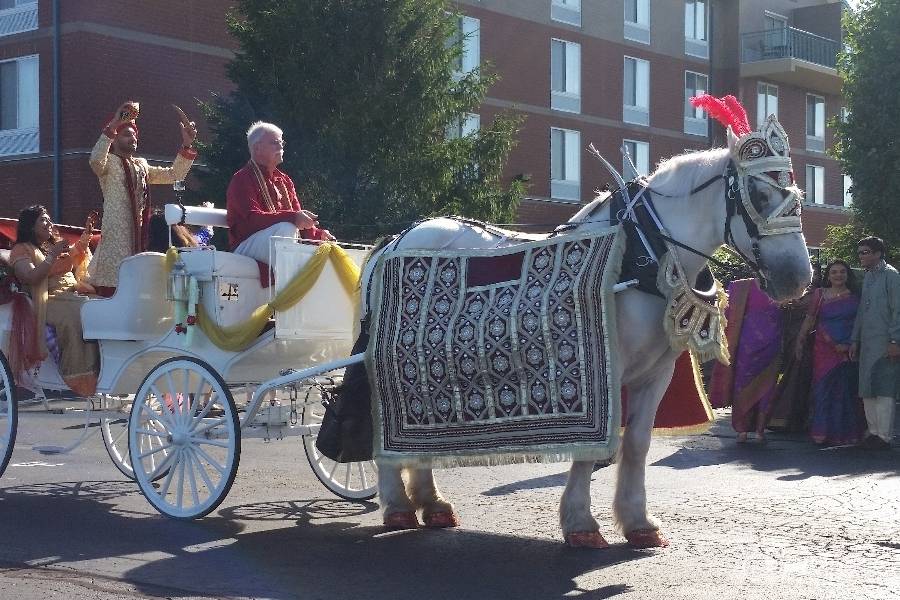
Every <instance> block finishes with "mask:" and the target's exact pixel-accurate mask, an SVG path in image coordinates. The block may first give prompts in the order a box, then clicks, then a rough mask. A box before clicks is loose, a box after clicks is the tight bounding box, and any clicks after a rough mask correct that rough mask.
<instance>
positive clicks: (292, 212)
mask: <svg viewBox="0 0 900 600" xmlns="http://www.w3.org/2000/svg"><path fill="white" fill-rule="evenodd" d="M247 146H248V148H249V150H250V161H249V162H248V163H247V164H246V165H244V166H243V167H242V168H241V169H240V170H239V171H238V172H237V173H235V174H234V175H233V176H232V178H231V183H230V184H229V185H228V192H227V200H228V203H227V206H226V209H227V212H228V214H227V217H226V219H227V221H228V227H229V229H228V238H229V243H230V246H231V251H232V252H235V253H237V254H243V255H245V256H249V257H250V258H253V259H255V260H257V261H259V262H260V263H268V262H269V260H270V258H269V240H270V239H271V238H272V237H273V236H274V237H297V236H299V237H303V238H306V239H315V240H333V239H334V236H332V235H331V233H329V232H328V230H327V229H320V228H319V221H318V217H317V215H316V214H315V213H313V212H310V211H308V210H304V209H303V206H302V204H301V203H300V199H299V198H298V196H297V191H296V189H295V188H294V182H293V181H291V178H290V177H288V176H287V175H286V174H285V173H283V172H282V171H280V170H279V169H278V165H280V164H281V163H282V161H283V160H284V138H283V133H282V131H281V129H279V128H278V127H276V126H275V125H273V124H271V123H264V122H262V121H258V122H256V123H254V124H253V125H251V126H250V129H248V130H247ZM267 271H268V269H265V268H264V267H261V269H260V272H261V274H264V273H266V274H267Z"/></svg>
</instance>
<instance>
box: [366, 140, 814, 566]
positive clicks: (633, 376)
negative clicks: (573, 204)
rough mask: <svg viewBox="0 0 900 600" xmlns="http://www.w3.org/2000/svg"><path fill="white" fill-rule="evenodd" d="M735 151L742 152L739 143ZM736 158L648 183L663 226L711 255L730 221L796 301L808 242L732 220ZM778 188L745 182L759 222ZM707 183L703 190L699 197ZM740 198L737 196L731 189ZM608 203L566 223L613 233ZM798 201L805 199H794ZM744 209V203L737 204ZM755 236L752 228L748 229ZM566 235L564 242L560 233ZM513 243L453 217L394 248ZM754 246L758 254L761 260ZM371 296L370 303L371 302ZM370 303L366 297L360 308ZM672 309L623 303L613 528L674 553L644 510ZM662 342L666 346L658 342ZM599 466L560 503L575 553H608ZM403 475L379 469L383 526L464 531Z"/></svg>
mask: <svg viewBox="0 0 900 600" xmlns="http://www.w3.org/2000/svg"><path fill="white" fill-rule="evenodd" d="M729 142H730V145H731V146H733V144H735V143H737V139H736V138H734V137H733V136H730V138H729ZM730 160H732V154H731V153H730V151H729V149H714V150H707V151H701V152H691V153H687V154H683V155H680V156H676V157H674V158H671V159H669V160H667V161H665V162H663V163H661V164H660V166H659V168H658V169H657V170H656V172H655V173H654V174H653V175H652V176H651V177H650V178H649V182H648V183H649V187H650V188H651V189H652V190H653V192H655V194H653V201H654V204H655V207H656V210H657V213H658V215H659V217H660V218H661V220H662V224H663V225H664V227H665V228H666V229H667V230H668V232H669V234H670V235H671V237H672V238H673V239H675V240H678V241H681V242H684V243H687V244H689V245H690V246H691V247H692V248H694V249H696V250H698V251H700V252H702V253H704V254H706V255H709V254H712V253H713V252H715V251H716V249H718V248H719V247H720V246H722V245H723V244H724V243H725V241H726V221H730V223H729V225H730V229H731V235H730V236H728V237H729V239H731V240H732V244H731V245H733V246H735V249H736V250H739V251H740V252H742V253H743V254H744V255H745V256H747V257H753V256H755V257H756V258H757V261H758V262H759V266H760V269H761V274H762V276H763V277H764V278H765V280H766V283H767V286H766V291H767V292H768V293H769V295H770V296H771V297H772V298H773V299H775V300H778V301H782V300H787V299H791V298H795V297H798V296H800V295H801V294H802V292H803V291H804V289H805V288H806V287H807V286H808V285H809V283H810V280H811V277H812V270H811V267H810V261H809V254H808V251H807V248H806V242H805V240H804V238H803V235H802V233H796V232H794V233H784V234H776V235H764V236H760V237H758V239H752V238H751V233H750V232H748V227H747V226H746V225H745V223H746V220H745V219H743V218H742V216H743V215H741V214H740V213H739V212H738V213H737V214H733V215H732V216H731V217H728V216H727V215H728V210H727V208H726V193H727V191H728V187H729V185H728V181H727V179H726V177H719V178H718V179H716V180H715V181H714V182H713V183H709V182H710V181H712V180H713V179H714V178H716V177H717V176H721V175H723V174H724V173H725V172H726V167H727V166H728V165H729V161H730ZM781 181H782V185H772V182H773V180H772V179H770V178H768V177H765V176H763V177H747V178H746V181H745V184H746V188H745V189H746V190H747V191H748V193H749V197H750V198H752V203H753V205H754V207H756V209H757V210H758V213H760V214H762V215H770V214H773V211H782V209H783V207H784V206H785V202H786V199H788V198H789V197H791V195H793V197H794V198H795V199H798V198H799V190H798V189H797V188H796V187H794V186H793V185H791V186H784V179H783V178H782V180H781ZM704 183H707V185H706V186H705V187H703V189H702V190H698V189H697V188H698V187H701V186H702V185H703V184H704ZM732 191H733V188H732ZM605 199H606V196H604V197H602V198H597V199H595V200H594V201H593V202H591V203H589V204H588V205H586V206H585V207H584V208H583V209H582V210H581V211H580V212H578V213H577V214H576V215H575V216H574V217H572V219H571V220H570V221H569V222H570V223H572V224H575V225H576V226H575V227H574V228H573V230H577V231H578V232H579V233H583V232H585V231H588V230H590V228H605V227H608V219H609V217H610V209H609V202H604V200H605ZM797 201H799V200H797ZM738 203H740V200H738ZM750 229H751V230H752V229H753V227H752V226H751V227H750ZM562 235H565V234H562ZM510 243H511V242H510V241H509V240H505V239H503V238H502V237H501V236H497V235H496V234H493V233H490V232H488V231H485V230H484V229H482V228H479V227H477V226H470V225H467V224H464V223H461V222H459V221H456V220H452V219H448V218H437V219H432V220H429V221H425V222H423V223H421V224H419V225H418V226H416V227H415V228H414V229H412V230H411V231H409V232H408V233H407V234H406V235H404V236H402V238H401V239H400V240H399V241H397V242H395V243H393V244H391V245H388V246H387V249H435V250H437V249H463V248H466V249H481V248H496V247H499V246H503V245H508V244H510ZM754 244H758V245H757V246H756V249H755V250H756V251H755V252H754ZM675 251H676V252H677V253H678V255H679V257H680V259H681V263H682V265H683V267H684V271H685V274H686V275H687V277H688V278H689V281H691V282H693V281H695V280H696V277H697V275H698V274H699V273H700V272H701V270H702V269H703V268H704V267H705V266H706V259H705V258H704V257H702V256H699V255H697V254H694V253H691V252H689V251H687V250H684V249H682V248H676V250H675ZM376 258H377V257H372V259H371V260H370V261H369V262H368V264H367V268H366V269H365V270H364V273H363V283H364V285H363V288H362V289H363V290H366V288H367V285H368V280H369V278H370V277H371V275H372V271H373V265H374V264H375V262H376V260H375V259H376ZM364 296H365V294H364ZM363 303H365V298H364V300H363ZM664 309H665V301H664V300H663V299H662V298H660V297H658V296H654V295H651V294H648V293H644V292H641V291H638V290H634V289H629V290H626V291H624V292H621V293H619V294H618V296H617V302H616V313H617V322H618V323H619V326H618V339H617V340H616V345H615V346H614V347H615V348H616V351H617V353H618V356H619V360H618V361H617V362H616V365H617V368H619V369H621V371H622V372H621V374H620V378H619V380H620V381H621V382H622V384H623V385H625V386H627V387H628V391H629V396H628V414H627V416H626V420H625V423H626V427H625V430H624V433H623V437H622V439H621V445H620V450H619V456H618V460H617V462H618V480H617V484H616V492H615V500H614V502H613V519H614V522H615V524H616V526H617V528H618V530H619V531H620V533H622V534H623V535H624V536H625V537H626V538H627V539H628V541H629V542H630V543H631V544H632V545H634V546H638V547H654V546H665V545H667V541H666V539H665V538H664V537H663V536H662V534H661V533H660V532H659V523H658V521H657V520H656V519H655V518H654V517H653V516H652V515H651V514H650V513H649V512H648V511H647V498H646V491H645V485H644V479H645V460H646V456H647V451H648V449H649V447H650V436H651V430H652V428H653V422H654V417H655V415H656V410H657V407H658V406H659V403H660V401H661V399H662V397H663V394H664V393H665V391H666V388H667V387H668V385H669V382H670V381H671V378H672V374H673V371H674V367H675V360H676V358H677V356H678V355H679V353H680V351H675V350H673V349H672V348H670V346H669V344H668V343H665V340H666V339H667V338H666V334H665V332H664V328H663V314H664ZM661 342H663V343H661ZM592 468H593V463H592V462H590V461H575V462H574V463H573V464H572V467H571V470H570V471H569V478H568V482H567V484H566V488H565V491H564V492H563V495H562V500H561V504H560V523H561V527H562V532H563V536H564V538H565V540H566V542H567V543H569V544H570V545H573V546H586V547H592V548H603V547H606V546H607V543H606V541H605V540H604V538H603V536H602V535H601V534H600V526H599V524H598V522H597V520H596V519H594V517H593V516H592V514H591V494H590V479H591V473H592ZM403 470H404V469H401V468H399V467H396V466H389V465H379V476H378V484H379V494H380V499H381V500H380V501H381V506H382V510H383V514H384V523H385V525H387V526H389V527H393V528H414V527H417V526H418V520H417V518H416V511H417V510H421V511H422V519H423V521H424V523H425V524H426V525H427V526H431V527H451V526H455V525H457V524H458V519H457V516H456V513H455V512H454V510H453V506H452V505H451V504H450V503H449V502H448V501H447V500H445V499H444V497H443V496H442V495H441V493H440V492H439V491H438V489H437V487H436V486H435V483H434V478H433V476H432V472H431V470H430V469H421V468H409V469H405V470H406V471H407V472H408V483H407V484H406V485H405V484H404V481H403V477H402V471H403Z"/></svg>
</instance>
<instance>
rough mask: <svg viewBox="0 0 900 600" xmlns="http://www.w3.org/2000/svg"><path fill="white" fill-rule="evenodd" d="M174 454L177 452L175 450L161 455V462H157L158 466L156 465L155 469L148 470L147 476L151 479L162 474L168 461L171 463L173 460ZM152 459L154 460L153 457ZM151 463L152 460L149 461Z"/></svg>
mask: <svg viewBox="0 0 900 600" xmlns="http://www.w3.org/2000/svg"><path fill="white" fill-rule="evenodd" d="M176 454H177V453H176V452H170V453H169V454H166V455H165V456H164V457H163V459H162V462H161V463H159V466H157V467H156V468H155V469H153V470H152V471H150V474H149V475H147V478H148V479H149V480H150V481H153V480H154V479H156V478H157V477H159V476H160V475H161V474H162V472H163V470H165V469H167V468H169V463H171V462H172V461H173V460H175V455H176ZM154 460H155V458H154ZM151 464H152V462H151Z"/></svg>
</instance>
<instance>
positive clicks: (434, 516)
mask: <svg viewBox="0 0 900 600" xmlns="http://www.w3.org/2000/svg"><path fill="white" fill-rule="evenodd" d="M422 520H423V521H425V527H434V528H442V527H459V515H457V514H456V513H455V512H453V511H452V510H451V511H446V510H445V511H441V512H436V513H431V514H427V515H422Z"/></svg>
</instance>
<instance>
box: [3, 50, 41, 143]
mask: <svg viewBox="0 0 900 600" xmlns="http://www.w3.org/2000/svg"><path fill="white" fill-rule="evenodd" d="M8 63H15V64H16V103H17V105H16V127H13V128H9V129H0V156H11V155H15V154H35V153H37V152H39V151H40V98H41V93H40V92H41V90H40V58H39V56H38V55H37V54H31V55H28V56H18V57H16V58H12V59H9V60H2V61H0V64H8ZM23 65H25V68H24V69H23ZM23 75H24V78H23ZM23 79H24V81H25V82H26V85H29V86H30V87H31V90H29V91H30V93H31V94H29V93H28V92H26V93H25V94H24V95H23V92H22V89H23V85H22V82H23Z"/></svg>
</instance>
